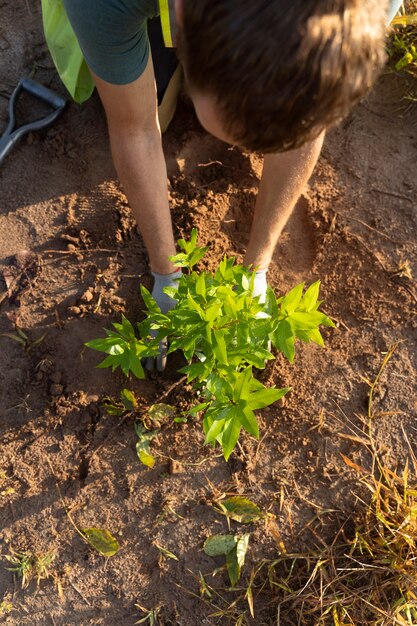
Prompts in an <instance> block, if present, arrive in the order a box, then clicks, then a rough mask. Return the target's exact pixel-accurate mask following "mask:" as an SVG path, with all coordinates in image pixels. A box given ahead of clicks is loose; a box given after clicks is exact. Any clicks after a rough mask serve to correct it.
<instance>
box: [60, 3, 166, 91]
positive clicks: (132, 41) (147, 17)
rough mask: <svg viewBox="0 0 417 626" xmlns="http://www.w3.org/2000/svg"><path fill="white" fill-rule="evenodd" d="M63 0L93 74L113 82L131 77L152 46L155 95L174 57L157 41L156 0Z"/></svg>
mask: <svg viewBox="0 0 417 626" xmlns="http://www.w3.org/2000/svg"><path fill="white" fill-rule="evenodd" d="M64 5H65V9H66V12H67V15H68V18H69V20H70V22H71V25H72V27H73V29H74V32H75V34H76V36H77V39H78V42H79V44H80V47H81V50H82V52H83V54H84V57H85V59H86V61H87V64H88V65H89V67H90V68H91V70H92V71H93V72H94V73H95V74H96V75H97V76H98V77H99V78H101V79H103V80H105V81H106V82H108V83H112V84H114V85H126V84H128V83H131V82H133V81H134V80H136V79H137V78H139V76H140V75H141V74H142V73H143V71H144V70H145V68H146V65H147V62H148V58H149V50H150V49H152V59H153V63H154V68H155V76H156V79H157V84H158V96H161V94H162V93H163V92H164V91H165V88H166V85H167V84H168V82H169V79H170V77H171V76H172V74H173V72H174V71H175V68H176V66H177V59H176V55H175V51H173V50H172V49H169V48H165V45H164V42H163V37H162V32H161V25H160V20H159V17H158V16H159V6H158V0H64Z"/></svg>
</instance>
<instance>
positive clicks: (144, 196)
mask: <svg viewBox="0 0 417 626" xmlns="http://www.w3.org/2000/svg"><path fill="white" fill-rule="evenodd" d="M109 131H110V142H111V147H112V153H113V160H114V163H115V166H116V170H117V173H118V176H119V179H120V181H121V183H122V185H123V189H124V191H125V193H126V195H127V197H128V200H129V204H130V207H131V209H132V212H133V215H134V217H135V219H136V221H137V224H138V227H139V230H140V232H141V235H142V237H143V240H144V242H145V246H146V249H147V251H148V255H149V261H150V267H151V270H152V271H153V272H157V273H159V274H168V273H170V272H174V271H175V269H176V268H175V267H174V266H173V265H172V263H171V262H170V261H169V260H168V256H171V255H174V254H175V252H176V250H175V243H174V237H173V233H172V223H171V215H170V211H169V204H168V189H167V172H166V165H165V158H164V154H163V150H162V144H161V137H160V134H159V132H158V129H155V131H153V130H149V131H148V130H147V131H142V130H141V131H138V132H134V131H132V129H130V128H128V127H127V128H125V129H120V128H118V129H117V130H116V129H114V130H112V128H111V127H110V128H109Z"/></svg>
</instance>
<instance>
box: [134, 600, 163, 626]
mask: <svg viewBox="0 0 417 626" xmlns="http://www.w3.org/2000/svg"><path fill="white" fill-rule="evenodd" d="M135 606H137V608H138V609H139V610H140V611H142V613H146V615H145V617H142V618H141V619H140V620H138V621H137V622H135V624H145V623H146V622H148V625H149V626H157V624H158V621H157V620H158V615H159V612H160V610H161V607H160V606H157V607H156V608H155V609H150V610H148V609H145V608H144V607H143V606H142V605H140V604H139V603H137V604H135Z"/></svg>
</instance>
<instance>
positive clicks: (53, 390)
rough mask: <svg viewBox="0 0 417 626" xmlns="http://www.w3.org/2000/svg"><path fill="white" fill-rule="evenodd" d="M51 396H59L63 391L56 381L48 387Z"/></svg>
mask: <svg viewBox="0 0 417 626" xmlns="http://www.w3.org/2000/svg"><path fill="white" fill-rule="evenodd" d="M49 391H50V393H51V396H60V395H62V393H63V391H64V387H63V385H58V384H57V383H53V384H52V385H51V387H50V389H49Z"/></svg>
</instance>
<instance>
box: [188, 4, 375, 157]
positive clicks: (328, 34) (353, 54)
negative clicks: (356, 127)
mask: <svg viewBox="0 0 417 626" xmlns="http://www.w3.org/2000/svg"><path fill="white" fill-rule="evenodd" d="M182 13H183V15H182V17H183V24H182V28H181V29H180V33H179V41H178V47H179V55H180V58H181V60H182V62H183V65H184V70H185V74H186V77H187V81H188V83H189V85H190V89H191V91H192V90H196V91H200V92H202V93H205V94H209V95H211V96H212V97H213V98H214V100H215V102H216V103H217V104H218V106H219V108H220V115H221V119H222V122H223V124H224V128H225V130H226V132H227V133H228V134H229V135H230V136H232V137H233V138H234V139H235V140H236V143H238V144H241V145H243V146H245V147H246V148H249V149H251V150H259V151H262V152H282V151H285V150H289V149H293V148H297V147H299V146H301V145H302V144H303V143H305V142H307V141H309V140H312V139H314V138H315V137H316V136H317V135H318V134H319V133H320V132H321V131H322V130H323V129H326V128H328V127H329V126H331V125H333V124H334V123H336V122H337V121H339V120H340V119H341V118H343V117H344V116H345V115H346V114H347V113H348V112H349V110H350V109H351V107H352V105H353V104H354V103H355V102H356V101H357V100H358V99H359V98H360V97H361V96H363V95H364V94H365V92H366V91H367V90H368V89H369V87H370V86H371V85H372V83H373V81H374V79H375V77H376V76H377V73H378V71H379V70H380V68H381V67H382V65H383V63H384V60H385V51H384V32H385V19H386V6H385V2H384V1H383V0H183V7H182Z"/></svg>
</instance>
